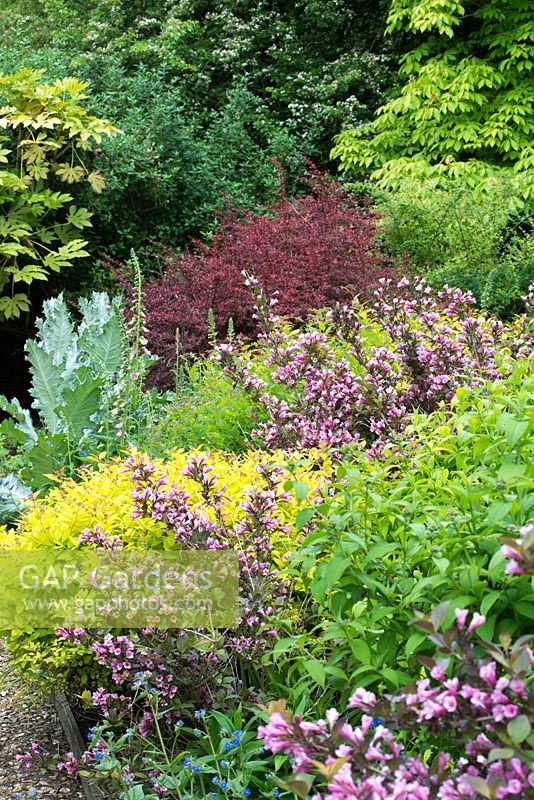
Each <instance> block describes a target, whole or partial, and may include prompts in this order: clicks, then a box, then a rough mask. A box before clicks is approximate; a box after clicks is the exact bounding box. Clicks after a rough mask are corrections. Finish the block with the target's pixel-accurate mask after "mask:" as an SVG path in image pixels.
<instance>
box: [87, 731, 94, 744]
mask: <svg viewBox="0 0 534 800" xmlns="http://www.w3.org/2000/svg"><path fill="white" fill-rule="evenodd" d="M86 739H87V741H88V742H92V741H93V734H92V733H91V731H89V733H88V734H87V736H86Z"/></svg>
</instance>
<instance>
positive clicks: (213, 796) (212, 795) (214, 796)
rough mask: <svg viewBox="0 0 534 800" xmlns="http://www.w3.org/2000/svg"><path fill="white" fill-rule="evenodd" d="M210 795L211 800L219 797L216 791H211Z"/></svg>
mask: <svg viewBox="0 0 534 800" xmlns="http://www.w3.org/2000/svg"><path fill="white" fill-rule="evenodd" d="M208 797H209V799H210V800H215V798H216V797H217V795H216V794H215V792H210V793H209V795H208Z"/></svg>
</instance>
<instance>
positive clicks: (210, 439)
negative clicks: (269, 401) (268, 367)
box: [144, 359, 254, 456]
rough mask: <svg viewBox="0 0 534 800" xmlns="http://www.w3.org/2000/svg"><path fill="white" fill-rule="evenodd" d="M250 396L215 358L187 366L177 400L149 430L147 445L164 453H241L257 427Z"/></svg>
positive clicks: (154, 452)
mask: <svg viewBox="0 0 534 800" xmlns="http://www.w3.org/2000/svg"><path fill="white" fill-rule="evenodd" d="M252 412H253V403H252V400H251V399H250V397H249V395H248V394H247V393H246V392H245V391H244V389H242V388H241V387H239V386H238V385H236V384H235V383H234V382H233V381H232V379H231V378H230V377H228V376H226V375H225V374H224V372H223V370H222V367H221V366H220V364H218V363H217V362H216V361H214V360H213V359H206V360H198V361H194V362H193V363H192V364H191V365H189V366H187V367H186V368H183V369H182V370H181V374H180V380H179V383H178V386H177V391H176V393H175V395H174V398H173V402H172V404H170V405H169V406H168V407H167V409H166V410H165V413H164V414H163V415H162V418H161V420H160V421H159V422H158V423H157V425H156V426H154V428H153V429H152V430H150V431H149V432H148V435H147V438H146V440H145V445H144V446H145V447H146V449H147V451H148V452H150V453H152V454H154V455H158V456H162V455H164V454H165V453H166V452H167V451H168V450H169V449H170V448H173V447H178V448H184V449H196V448H203V449H207V450H222V451H224V452H227V453H241V452H243V451H244V450H245V449H246V447H247V443H248V438H249V436H250V433H251V431H252V428H253V424H254V423H253V417H252Z"/></svg>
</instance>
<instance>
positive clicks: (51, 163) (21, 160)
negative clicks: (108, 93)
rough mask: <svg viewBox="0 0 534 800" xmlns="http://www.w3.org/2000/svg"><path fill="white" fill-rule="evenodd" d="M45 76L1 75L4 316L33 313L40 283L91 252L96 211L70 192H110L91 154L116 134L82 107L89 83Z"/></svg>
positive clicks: (0, 289)
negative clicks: (32, 291) (32, 294)
mask: <svg viewBox="0 0 534 800" xmlns="http://www.w3.org/2000/svg"><path fill="white" fill-rule="evenodd" d="M41 78H42V73H41V72H38V71H34V70H20V71H18V72H16V73H15V74H14V75H1V74H0V104H1V107H0V320H2V319H10V318H12V317H19V316H20V315H21V313H23V312H26V311H28V310H29V308H30V298H29V287H30V286H31V284H32V283H33V282H34V281H43V280H47V279H48V278H49V276H50V274H51V273H54V272H59V271H60V270H61V269H63V268H64V267H68V266H70V265H71V264H72V262H73V261H74V260H75V259H79V258H83V257H85V256H87V255H88V253H87V251H86V250H85V249H84V248H85V245H86V244H87V242H86V241H85V240H84V239H82V238H80V232H81V231H83V230H84V228H86V227H87V226H90V224H91V223H90V218H91V215H90V213H89V212H88V211H87V209H86V208H78V207H77V206H75V205H74V204H73V197H72V195H71V194H70V192H65V191H63V189H64V188H65V187H66V186H67V187H70V186H71V185H73V184H76V183H79V182H80V181H86V182H87V183H88V184H89V185H90V186H91V189H92V190H93V191H94V192H101V191H102V189H103V188H104V186H105V181H104V178H103V176H102V175H101V174H100V173H99V172H98V171H96V170H92V169H90V167H89V166H88V160H89V159H88V156H89V155H90V152H91V151H92V150H93V148H94V146H95V144H99V143H100V142H101V141H102V137H103V136H104V135H111V134H113V133H115V132H116V129H115V128H114V127H113V126H112V125H110V124H108V123H106V122H104V121H103V120H101V119H98V118H97V117H94V116H92V115H91V114H89V113H88V112H87V111H86V110H85V109H84V108H83V106H82V105H80V103H81V101H83V100H85V99H86V95H85V94H84V90H85V89H86V84H84V83H82V82H81V81H78V80H76V79H74V78H66V79H64V80H57V81H55V82H54V83H53V84H45V83H43V81H42V80H41Z"/></svg>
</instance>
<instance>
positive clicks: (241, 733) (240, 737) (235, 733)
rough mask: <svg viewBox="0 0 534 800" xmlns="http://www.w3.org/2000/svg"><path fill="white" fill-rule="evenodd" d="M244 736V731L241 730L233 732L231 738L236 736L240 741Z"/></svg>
mask: <svg viewBox="0 0 534 800" xmlns="http://www.w3.org/2000/svg"><path fill="white" fill-rule="evenodd" d="M244 735H245V731H242V730H241V729H239V730H237V731H234V732H233V734H232V736H237V738H238V739H242V738H243V736H244Z"/></svg>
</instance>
